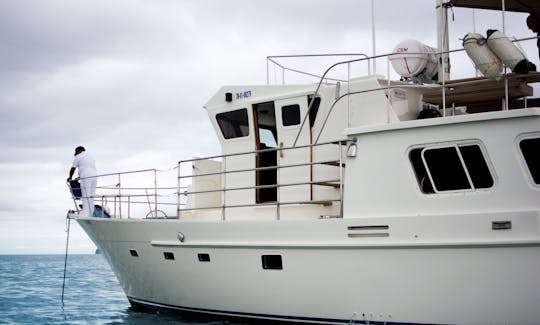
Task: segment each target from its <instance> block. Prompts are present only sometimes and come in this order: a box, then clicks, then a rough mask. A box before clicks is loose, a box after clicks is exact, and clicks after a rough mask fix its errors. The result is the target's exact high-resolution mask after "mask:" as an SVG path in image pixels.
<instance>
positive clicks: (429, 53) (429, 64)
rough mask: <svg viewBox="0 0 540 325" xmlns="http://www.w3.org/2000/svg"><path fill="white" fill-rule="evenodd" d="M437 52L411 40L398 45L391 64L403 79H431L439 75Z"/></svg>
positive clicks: (391, 58)
mask: <svg viewBox="0 0 540 325" xmlns="http://www.w3.org/2000/svg"><path fill="white" fill-rule="evenodd" d="M436 52H437V50H436V49H434V48H432V47H429V46H427V45H425V44H423V43H421V42H419V41H417V40H412V39H410V40H406V41H403V42H401V43H399V44H398V45H396V47H395V48H394V51H393V53H392V55H391V56H390V62H391V63H392V67H393V68H394V70H395V71H396V72H397V73H398V74H399V75H400V76H402V77H405V78H411V77H418V76H423V77H425V78H427V79H431V78H433V77H434V76H435V75H436V74H437V57H436V55H435V53H436Z"/></svg>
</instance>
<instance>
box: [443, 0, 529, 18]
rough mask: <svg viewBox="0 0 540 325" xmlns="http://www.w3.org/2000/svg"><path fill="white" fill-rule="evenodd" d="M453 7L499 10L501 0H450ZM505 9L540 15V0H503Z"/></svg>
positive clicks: (501, 3)
mask: <svg viewBox="0 0 540 325" xmlns="http://www.w3.org/2000/svg"><path fill="white" fill-rule="evenodd" d="M448 3H449V4H450V5H452V6H455V7H465V8H478V9H493V10H501V9H502V5H503V0H450V1H448ZM504 7H505V10H506V11H517V12H528V13H534V14H536V15H540V0H504Z"/></svg>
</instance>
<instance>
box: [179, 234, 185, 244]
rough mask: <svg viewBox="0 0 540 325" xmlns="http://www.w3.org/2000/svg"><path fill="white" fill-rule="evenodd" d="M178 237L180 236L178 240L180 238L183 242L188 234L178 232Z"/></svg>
mask: <svg viewBox="0 0 540 325" xmlns="http://www.w3.org/2000/svg"><path fill="white" fill-rule="evenodd" d="M177 237H178V240H179V241H180V242H181V243H182V242H184V239H185V238H186V236H184V234H183V233H181V232H178V235H177Z"/></svg>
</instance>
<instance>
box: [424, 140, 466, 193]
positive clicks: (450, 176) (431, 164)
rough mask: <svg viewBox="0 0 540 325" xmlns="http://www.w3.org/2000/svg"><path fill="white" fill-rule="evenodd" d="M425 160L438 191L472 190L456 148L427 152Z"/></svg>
mask: <svg viewBox="0 0 540 325" xmlns="http://www.w3.org/2000/svg"><path fill="white" fill-rule="evenodd" d="M424 159H425V160H426V166H427V167H428V169H429V172H430V173H431V178H432V179H433V182H434V183H435V184H434V185H435V189H437V190H438V191H455V190H462V189H470V188H471V186H470V184H469V181H468V180H467V174H466V173H465V170H464V169H463V165H462V164H461V161H460V160H459V156H458V154H457V151H456V148H455V147H449V148H439V149H431V150H425V151H424Z"/></svg>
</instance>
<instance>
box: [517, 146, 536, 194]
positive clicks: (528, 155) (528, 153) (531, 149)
mask: <svg viewBox="0 0 540 325" xmlns="http://www.w3.org/2000/svg"><path fill="white" fill-rule="evenodd" d="M519 148H520V149H521V153H522V154H523V159H525V163H527V167H528V168H529V172H530V173H531V177H532V179H533V181H534V183H535V184H540V138H533V139H523V140H521V141H520V142H519Z"/></svg>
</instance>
